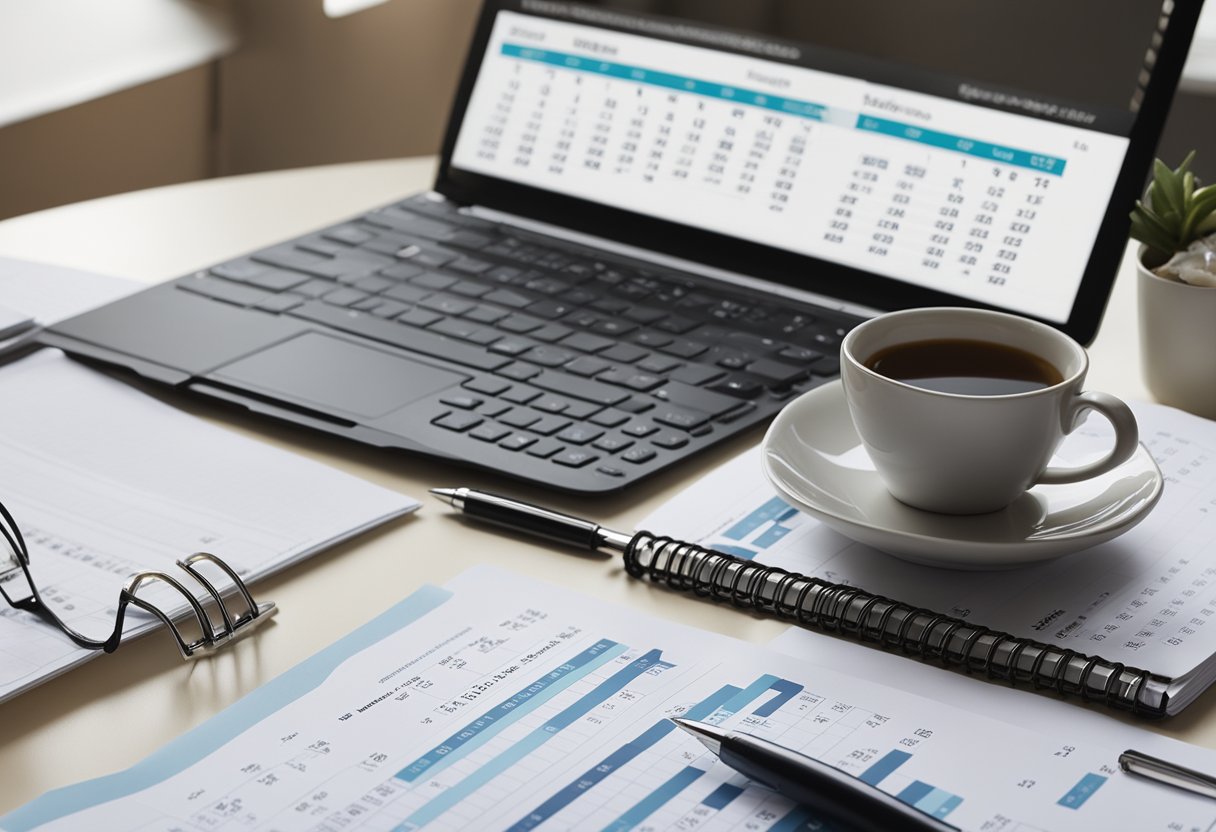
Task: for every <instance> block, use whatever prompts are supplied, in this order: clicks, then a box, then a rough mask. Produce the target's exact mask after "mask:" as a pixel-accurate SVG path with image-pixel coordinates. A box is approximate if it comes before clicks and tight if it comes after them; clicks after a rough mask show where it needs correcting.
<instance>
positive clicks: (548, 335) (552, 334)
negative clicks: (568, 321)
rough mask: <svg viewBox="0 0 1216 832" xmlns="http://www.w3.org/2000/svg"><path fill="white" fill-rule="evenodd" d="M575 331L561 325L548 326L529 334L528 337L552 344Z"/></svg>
mask: <svg viewBox="0 0 1216 832" xmlns="http://www.w3.org/2000/svg"><path fill="white" fill-rule="evenodd" d="M572 332H574V330H572V329H570V327H566V326H562V325H561V324H548V325H547V326H542V327H541V328H540V329H536V330H533V331H532V332H529V333H528V335H530V336H531V337H533V338H535V339H536V340H537V341H544V342H545V343H547V344H552V343H554V342H555V341H560V340H562V339H563V338H565V337H566V336H567V335H569V334H570V333H572Z"/></svg>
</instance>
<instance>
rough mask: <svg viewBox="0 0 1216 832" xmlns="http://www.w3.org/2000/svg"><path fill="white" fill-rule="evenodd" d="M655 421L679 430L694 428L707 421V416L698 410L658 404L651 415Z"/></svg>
mask: <svg viewBox="0 0 1216 832" xmlns="http://www.w3.org/2000/svg"><path fill="white" fill-rule="evenodd" d="M651 418H653V419H654V420H655V421H656V422H658V423H659V424H661V425H667V426H668V427H673V428H679V429H680V430H694V429H695V428H698V427H700V426H701V425H703V424H705V423H706V422H708V421H709V417H708V416H706V415H705V414H704V413H701V412H700V411H699V410H689V409H688V408H686V407H676V406H675V405H670V404H665V405H659V407H658V409H656V410H655V412H654V414H653V415H652V416H651Z"/></svg>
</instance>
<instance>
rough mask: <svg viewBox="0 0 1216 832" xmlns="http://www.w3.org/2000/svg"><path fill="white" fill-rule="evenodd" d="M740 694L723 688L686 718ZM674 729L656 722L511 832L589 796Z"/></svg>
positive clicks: (530, 826) (521, 830)
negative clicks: (608, 777)
mask: <svg viewBox="0 0 1216 832" xmlns="http://www.w3.org/2000/svg"><path fill="white" fill-rule="evenodd" d="M738 693H739V688H737V687H734V686H733V685H724V686H723V687H721V688H719V689H718V690H716V691H714V693H713V694H711V695H710V696H708V697H706V698H705V699H703V700H701V701H700V702H698V703H697V704H696V705H694V706H692V707H691V708H689V709H688V711H687V712H686V713H685V714H684V717H685V718H686V719H693V720H703V719H705V718H706V717H707V716H709V715H710V714H712V713H713V712H714V711H716V710H717V709H718V708H720V707H721V706H722V704H723V703H725V702H727V701H728V700H729V699H731V698H732V697H734V696H735V695H736V694H738ZM675 728H676V726H675V723H673V722H672V721H671V720H667V719H664V720H663V721H661V722H656V723H655V724H654V725H652V726H650V728H648V729H646V730H645V731H643V732H642V733H641V734H640V735H638V736H637V737H635V738H634V739H632V740H630V741H629V742H627V743H625V744H624V745H623V746H621V747H620V748H618V749H617V750H616V751H614V752H612V753H611V754H609V755H608V756H607V757H605V758H604V759H603V760H601V761H600V762H599V763H598V764H596V765H595V767H594V768H592V769H590V770H589V771H585V772H583V773H582V774H581V775H580V776H579V777H578V779H576V780H574V781H573V782H571V783H569V784H568V785H566V786H565V787H564V788H562V789H561V790H559V791H558V792H557V793H556V794H554V795H553V796H552V797H550V798H549V799H548V800H546V801H545V802H544V803H542V804H541V805H540V806H538V807H536V808H535V809H533V810H532V811H531V812H529V813H528V814H527V816H525V817H524V818H523V819H522V820H519V821H517V822H516V823H514V824H513V825H512V826H510V827H509V828H508V832H525V830H529V829H534V828H535V827H537V826H540V825H541V824H542V823H544V822H545V821H547V820H548V819H549V818H551V817H553V816H554V815H555V814H557V813H558V812H560V811H561V810H562V809H564V808H566V807H567V806H569V805H570V804H571V803H573V802H574V801H575V800H577V799H578V798H580V797H581V796H583V795H584V794H586V793H587V791H589V790H590V789H592V788H593V787H595V786H596V785H598V784H599V783H600V782H602V781H603V780H604V778H606V777H607V776H608V775H610V774H612V773H613V772H614V771H618V770H619V769H620V768H621V767H622V766H624V765H625V764H626V763H628V762H630V761H631V760H633V759H634V758H636V757H637V756H638V755H639V754H641V753H642V752H643V751H646V750H647V749H649V748H652V747H653V746H654V745H655V744H656V743H657V742H658V741H659V740H661V739H663V737H666V736H667V735H668V734H670V733H671V732H672V731H674V730H675Z"/></svg>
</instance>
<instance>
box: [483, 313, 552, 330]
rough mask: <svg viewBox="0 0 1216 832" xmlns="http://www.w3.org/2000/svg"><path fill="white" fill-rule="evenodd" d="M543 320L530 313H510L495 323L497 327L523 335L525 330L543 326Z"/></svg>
mask: <svg viewBox="0 0 1216 832" xmlns="http://www.w3.org/2000/svg"><path fill="white" fill-rule="evenodd" d="M544 323H545V322H544V321H542V320H541V319H540V318H533V317H532V316H531V315H520V314H512V315H508V316H507V317H505V318H503V319H502V320H500V321H499V322H498V323H497V324H495V325H496V326H497V327H498V328H499V329H502V330H506V331H507V332H513V333H515V334H516V335H523V334H524V333H526V332H531V331H532V330H534V329H540V328H541V327H542V326H544Z"/></svg>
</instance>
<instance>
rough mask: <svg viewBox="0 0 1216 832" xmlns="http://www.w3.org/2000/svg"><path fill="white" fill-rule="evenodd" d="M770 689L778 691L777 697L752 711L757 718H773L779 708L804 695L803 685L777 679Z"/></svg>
mask: <svg viewBox="0 0 1216 832" xmlns="http://www.w3.org/2000/svg"><path fill="white" fill-rule="evenodd" d="M769 687H770V688H771V689H772V690H775V691H777V695H776V696H774V697H773V698H772V699H770V700H768V701H767V702H765V703H764V704H763V705H761V706H760V707H759V708H756V710H754V711H752V713H753V714H755V715H756V716H772V715H773V714H775V713H776V712H777V709H778V708H780V707H781V706H782V705H784V704H785V703H786V702H789V701H790V700H791V699H793V698H794V697H795V696H797V695H798V694H800V693H802V685H799V684H796V683H795V682H790V681H788V680H786V679H777V680H776V681H774V682H773V683H772V684H771V685H769Z"/></svg>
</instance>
